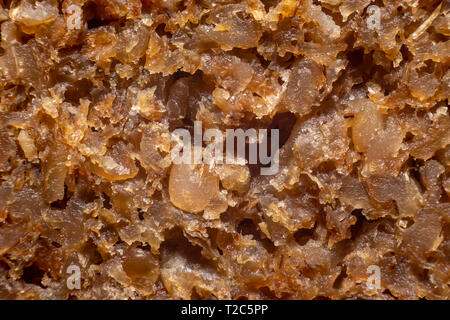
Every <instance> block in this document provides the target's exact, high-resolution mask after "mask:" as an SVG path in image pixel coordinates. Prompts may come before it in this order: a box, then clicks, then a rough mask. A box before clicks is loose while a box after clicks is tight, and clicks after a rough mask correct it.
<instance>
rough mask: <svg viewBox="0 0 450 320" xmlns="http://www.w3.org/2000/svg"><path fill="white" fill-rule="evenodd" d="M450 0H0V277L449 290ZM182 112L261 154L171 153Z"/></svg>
mask: <svg viewBox="0 0 450 320" xmlns="http://www.w3.org/2000/svg"><path fill="white" fill-rule="evenodd" d="M449 10H450V4H449V1H446V0H443V1H418V0H412V1H398V0H393V1H392V0H385V1H372V2H371V1H369V0H321V1H313V0H265V1H264V0H247V1H238V0H215V1H210V0H195V1H194V0H184V1H182V0H145V1H144V0H143V1H140V0H91V1H87V0H64V1H62V0H59V1H56V0H43V1H35V0H22V1H20V0H18V1H15V0H13V1H10V0H7V1H2V6H1V8H0V32H1V43H0V45H1V50H0V51H1V56H0V177H1V180H0V298H2V299H54V298H58V299H67V298H78V299H92V298H93V299H115V298H120V299H128V298H132V299H141V298H146V299H172V298H176V299H178V298H183V299H189V298H219V299H225V298H226V299H229V298H233V299H235V298H249V299H255V298H261V299H269V298H270V299H272V298H283V299H313V298H332V299H344V298H350V299H354V298H367V299H371V298H382V299H391V298H399V299H417V298H428V299H438V298H441V299H448V298H449V295H450V292H449V283H450V260H449V259H450V239H449V234H450V224H449V220H450V204H449V195H450V147H449V144H450V130H449V129H450V119H449V110H448V98H449V95H450V71H449V69H448V66H449V57H450V42H449V41H448V39H449V35H450V30H449V14H450V13H449ZM378 18H379V19H378ZM196 120H198V121H202V125H203V128H204V129H208V128H218V129H220V130H222V131H225V130H226V129H227V128H243V129H246V128H256V129H258V128H279V129H280V143H281V149H280V170H279V172H278V173H276V174H275V175H272V176H261V175H260V174H259V172H260V171H259V169H260V168H259V166H258V165H216V166H212V167H210V166H207V165H192V166H189V165H172V163H171V158H170V150H171V148H172V147H173V146H172V143H171V132H172V131H173V130H175V129H176V128H187V129H192V126H193V122H194V121H196ZM71 265H75V266H79V267H80V269H81V288H80V289H73V290H72V289H69V288H68V287H67V280H70V279H68V277H69V276H70V275H71V274H70V273H67V270H68V267H69V266H71ZM369 266H378V267H379V268H380V271H381V282H380V285H381V287H380V288H379V289H371V288H369V287H368V286H367V285H366V281H367V280H368V279H369V277H370V276H371V273H369V272H368V267H369Z"/></svg>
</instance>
